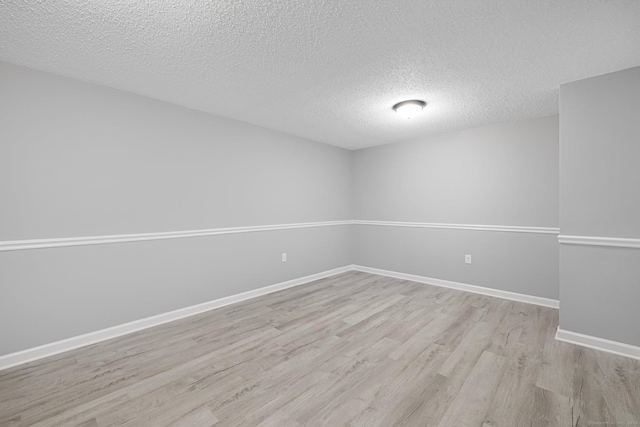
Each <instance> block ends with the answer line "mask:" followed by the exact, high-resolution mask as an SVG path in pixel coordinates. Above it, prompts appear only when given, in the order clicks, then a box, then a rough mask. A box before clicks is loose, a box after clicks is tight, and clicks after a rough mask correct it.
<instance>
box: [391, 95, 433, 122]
mask: <svg viewBox="0 0 640 427" xmlns="http://www.w3.org/2000/svg"><path fill="white" fill-rule="evenodd" d="M426 106H427V103H426V102H424V101H420V100H419V99H412V100H410V101H402V102H398V103H397V104H396V105H394V106H393V111H395V112H396V113H398V114H399V115H400V116H402V117H404V118H405V119H412V118H414V117H415V116H417V115H418V114H420V112H421V111H422V109H423V108H424V107H426Z"/></svg>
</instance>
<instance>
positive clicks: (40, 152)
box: [0, 62, 352, 355]
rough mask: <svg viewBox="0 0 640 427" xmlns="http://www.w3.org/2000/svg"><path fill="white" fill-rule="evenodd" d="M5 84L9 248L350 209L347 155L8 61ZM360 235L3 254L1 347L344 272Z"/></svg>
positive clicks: (317, 216)
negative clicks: (332, 271) (324, 273)
mask: <svg viewBox="0 0 640 427" xmlns="http://www.w3.org/2000/svg"><path fill="white" fill-rule="evenodd" d="M0 93H1V94H2V96H0V118H1V119H0V120H1V124H0V200H2V209H0V241H6V240H22V239H41V238H53V237H75V236H95V235H109V234H127V233H145V232H161V231H181V230H194V229H204V228H218V227H232V226H251V225H264V224H283V223H295V222H312V221H330V220H346V219H351V217H352V212H351V191H352V187H351V185H350V183H351V162H352V159H351V156H352V153H351V152H349V151H346V150H343V149H339V148H336V147H331V146H328V145H324V144H320V143H316V142H312V141H308V140H304V139H301V138H297V137H294V136H290V135H285V134H282V133H278V132H275V131H270V130H267V129H263V128H259V127H255V126H252V125H249V124H245V123H241V122H236V121H232V120H227V119H224V118H219V117H214V116H211V115H207V114H204V113H199V112H196V111H192V110H188V109H185V108H181V107H178V106H173V105H170V104H166V103H162V102H158V101H154V100H151V99H148V98H144V97H139V96H136V95H132V94H128V93H124V92H120V91H116V90H112V89H109V88H104V87H99V86H95V85H90V84H85V83H81V82H78V81H73V80H69V79H65V78H61V77H57V76H53V75H51V74H46V73H41V72H38V71H34V70H29V69H26V68H21V67H17V66H14V65H11V64H8V63H3V62H0ZM351 241H352V239H351V229H350V227H349V226H335V227H323V228H313V229H312V228H308V229H298V230H282V231H269V232H260V233H250V234H235V235H224V236H210V237H199V238H191V239H178V240H162V241H154V242H138V243H122V244H109V245H101V246H84V247H74V248H51V249H38V250H26V251H20V252H0V285H1V286H2V298H0V337H1V339H0V355H1V354H6V353H10V352H14V351H18V350H21V349H25V348H29V347H33V346H36V345H40V344H45V343H48V342H52V341H55V340H59V339H63V338H67V337H71V336H75V335H78V334H82V333H86V332H90V331H94V330H96V329H101V328H105V327H109V326H113V325H117V324H121V323H124V322H127V321H131V320H135V319H139V318H143V317H146V316H150V315H154V314H159V313H163V312H166V311H169V310H173V309H177V308H181V307H185V306H189V305H193V304H197V303H201V302H205V301H209V300H213V299H216V298H220V297H224V296H227V295H231V294H236V293H239V292H243V291H246V290H250V289H255V288H259V287H263V286H266V285H271V284H274V283H278V282H282V281H285V280H289V279H293V278H298V277H301V276H305V275H309V274H313V273H317V272H320V271H324V270H328V269H332V268H336V267H341V266H345V265H348V264H350V263H351V262H352V259H351V255H352V247H351ZM281 252H287V253H288V258H289V260H288V262H287V263H282V262H281V261H280V254H281Z"/></svg>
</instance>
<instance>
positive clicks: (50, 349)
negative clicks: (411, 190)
mask: <svg viewBox="0 0 640 427" xmlns="http://www.w3.org/2000/svg"><path fill="white" fill-rule="evenodd" d="M351 270H353V266H351V265H347V266H344V267H340V268H334V269H333V270H327V271H323V272H321V273H316V274H312V275H310V276H305V277H300V278H298V279H293V280H288V281H286V282H281V283H277V284H275V285H270V286H265V287H263V288H259V289H254V290H251V291H247V292H243V293H240V294H236V295H231V296H228V297H224V298H219V299H216V300H213V301H208V302H205V303H202V304H197V305H192V306H190V307H185V308H181V309H178V310H174V311H170V312H167V313H162V314H158V315H156V316H151V317H147V318H144V319H139V320H134V321H133V322H128V323H123V324H121V325H116V326H113V327H110V328H106V329H101V330H99V331H94V332H89V333H87V334H84V335H78V336H75V337H71V338H67V339H64V340H62V341H56V342H53V343H49V344H45V345H41V346H39V347H34V348H29V349H26V350H22V351H19V352H16V353H11V354H7V355H4V356H0V371H1V370H3V369H8V368H11V367H14V366H17V365H22V364H24V363H28V362H32V361H34V360H38V359H42V358H45V357H49V356H54V355H56V354H59V353H63V352H65V351H69V350H74V349H77V348H80V347H85V346H87V345H91V344H96V343H99V342H101V341H106V340H110V339H112V338H117V337H120V336H123V335H127V334H130V333H133V332H137V331H141V330H143V329H147V328H152V327H154V326H158V325H162V324H164V323H168V322H173V321H174V320H179V319H183V318H185V317H189V316H194V315H196V314H200V313H204V312H205V311H210V310H214V309H216V308H220V307H224V306H226V305H230V304H235V303H237V302H240V301H245V300H248V299H251V298H256V297H259V296H262V295H266V294H270V293H272V292H277V291H281V290H283V289H288V288H292V287H294V286H299V285H303V284H305V283H309V282H312V281H314V280H318V279H322V278H325V277H329V276H333V275H336V274H340V273H344V272H347V271H351Z"/></svg>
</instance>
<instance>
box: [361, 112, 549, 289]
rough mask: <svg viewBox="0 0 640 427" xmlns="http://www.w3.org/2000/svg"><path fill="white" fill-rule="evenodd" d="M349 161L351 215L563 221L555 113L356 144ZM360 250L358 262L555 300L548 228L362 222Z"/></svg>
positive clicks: (420, 219)
mask: <svg viewBox="0 0 640 427" xmlns="http://www.w3.org/2000/svg"><path fill="white" fill-rule="evenodd" d="M353 161H354V198H355V203H354V213H355V219H360V220H375V221H402V222H424V223H448V224H452V223H453V224H472V225H507V226H527V227H558V174H559V172H558V162H559V160H558V117H557V116H550V117H542V118H537V119H532V120H526V121H520V122H514V123H506V124H499V125H493V126H487V127H482V128H476V129H470V130H465V131H460V132H453V133H448V134H443V135H438V136H433V137H429V138H424V139H422V140H419V141H415V142H409V143H400V144H393V145H386V146H382V147H375V148H369V149H364V150H358V151H356V152H355V154H354V160H353ZM354 247H355V262H356V264H360V265H364V266H368V267H376V268H383V269H387V270H393V271H398V272H403V273H410V274H417V275H422V276H427V277H433V278H437V279H444V280H452V281H459V282H463V283H468V284H473V285H478V286H485V287H490V288H496V289H502V290H507V291H511V292H518V293H524V294H528V295H534V296H540V297H546V298H552V299H558V280H559V279H558V274H559V273H558V244H557V239H556V236H555V235H552V234H525V233H505V232H496V231H473V230H443V229H418V228H400V227H381V226H365V225H359V226H357V227H356V231H355V242H354ZM465 254H471V255H472V257H473V263H472V264H471V265H468V264H465V263H464V255H465Z"/></svg>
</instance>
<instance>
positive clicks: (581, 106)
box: [560, 67, 640, 345]
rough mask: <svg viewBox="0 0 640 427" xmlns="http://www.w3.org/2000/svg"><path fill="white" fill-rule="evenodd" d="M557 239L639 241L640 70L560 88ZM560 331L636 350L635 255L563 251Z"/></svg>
mask: <svg viewBox="0 0 640 427" xmlns="http://www.w3.org/2000/svg"><path fill="white" fill-rule="evenodd" d="M560 118H561V120H560V158H561V163H560V166H561V167H560V170H561V179H560V182H561V187H560V196H561V197H560V233H561V234H563V235H576V236H597V237H622V238H636V239H638V238H640V189H639V188H640V167H639V166H638V159H640V120H639V118H640V67H636V68H631V69H628V70H624V71H619V72H616V73H611V74H606V75H603V76H598V77H594V78H590V79H585V80H580V81H577V82H572V83H567V84H564V85H562V86H561V87H560ZM560 265H561V267H560V279H561V281H560V297H561V301H562V310H561V311H560V327H561V328H562V329H565V330H567V331H572V332H578V333H583V334H587V335H593V336H596V337H600V338H605V339H610V340H614V341H620V342H623V343H628V344H632V345H640V332H638V325H640V310H639V309H638V301H640V249H624V248H616V247H588V246H578V245H565V244H563V245H562V246H561V252H560Z"/></svg>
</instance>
